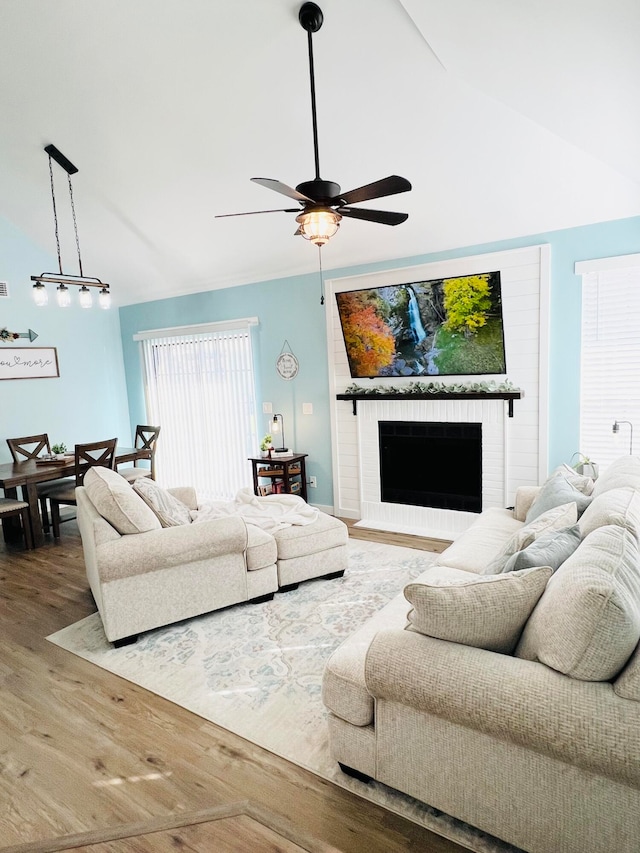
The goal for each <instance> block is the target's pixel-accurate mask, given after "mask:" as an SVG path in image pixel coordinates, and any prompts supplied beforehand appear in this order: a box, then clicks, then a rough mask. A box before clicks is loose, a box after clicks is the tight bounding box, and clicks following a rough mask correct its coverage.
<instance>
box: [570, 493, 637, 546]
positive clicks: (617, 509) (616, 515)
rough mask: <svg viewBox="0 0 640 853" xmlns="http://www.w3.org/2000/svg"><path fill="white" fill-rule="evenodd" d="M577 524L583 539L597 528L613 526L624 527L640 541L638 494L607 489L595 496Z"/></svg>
mask: <svg viewBox="0 0 640 853" xmlns="http://www.w3.org/2000/svg"><path fill="white" fill-rule="evenodd" d="M578 524H579V525H580V533H581V534H582V537H583V538H584V537H586V536H588V535H589V533H592V532H593V531H594V530H597V528H598V527H604V526H605V525H607V524H615V525H617V526H618V527H626V529H627V530H628V531H629V532H630V533H633V535H634V536H635V537H636V539H639V540H640V492H637V491H636V490H635V489H632V488H631V487H626V488H619V489H609V490H608V491H606V492H603V493H602V494H601V495H597V496H596V497H595V498H594V499H593V501H592V502H591V504H590V505H589V506H588V507H587V509H586V510H585V511H584V513H583V515H582V517H581V518H580V521H579V522H578Z"/></svg>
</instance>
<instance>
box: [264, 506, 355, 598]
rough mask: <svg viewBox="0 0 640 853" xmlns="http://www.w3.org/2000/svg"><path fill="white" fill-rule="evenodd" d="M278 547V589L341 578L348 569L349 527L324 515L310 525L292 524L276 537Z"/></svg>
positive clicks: (320, 515) (321, 514)
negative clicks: (315, 580) (316, 579)
mask: <svg viewBox="0 0 640 853" xmlns="http://www.w3.org/2000/svg"><path fill="white" fill-rule="evenodd" d="M273 538H274V539H275V540H276V545H277V547H278V559H277V561H276V565H277V567H278V587H279V588H280V590H282V589H284V590H287V589H295V588H296V587H297V585H298V584H299V583H300V581H306V580H309V579H310V578H320V577H323V578H324V577H340V576H341V575H343V574H344V570H345V569H346V568H347V541H348V539H349V532H348V529H347V525H346V524H345V523H344V522H343V521H340V519H339V518H334V517H333V516H331V515H327V514H326V513H324V512H321V513H320V514H319V516H318V518H317V519H316V520H315V521H314V522H312V523H311V524H303V525H299V524H293V525H291V526H290V527H285V528H284V529H282V530H278V531H277V532H276V533H274V534H273Z"/></svg>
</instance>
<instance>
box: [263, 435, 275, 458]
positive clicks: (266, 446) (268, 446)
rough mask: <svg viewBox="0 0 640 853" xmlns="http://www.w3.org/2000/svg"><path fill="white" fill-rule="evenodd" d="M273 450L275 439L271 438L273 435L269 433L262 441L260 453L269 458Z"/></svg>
mask: <svg viewBox="0 0 640 853" xmlns="http://www.w3.org/2000/svg"><path fill="white" fill-rule="evenodd" d="M272 448H273V438H272V437H271V435H269V433H267V435H265V436H264V438H263V439H262V441H261V442H260V451H261V453H262V455H263V457H266V456H268V455H269V453H270V451H271V450H272Z"/></svg>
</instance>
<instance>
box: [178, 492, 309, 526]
mask: <svg viewBox="0 0 640 853" xmlns="http://www.w3.org/2000/svg"><path fill="white" fill-rule="evenodd" d="M227 515H240V516H242V518H243V519H244V520H245V521H246V522H247V524H253V525H255V526H256V527H261V528H262V529H263V530H268V531H269V533H273V532H274V531H276V530H281V529H282V528H284V527H289V526H290V525H292V524H311V523H312V522H314V521H315V520H316V519H317V518H318V515H319V510H317V509H316V508H315V507H312V506H309V504H308V503H306V502H305V501H303V500H302V498H300V497H298V496H297V495H266V496H265V497H256V495H254V494H253V492H252V491H251V489H240V491H239V492H238V494H237V495H236V496H235V499H234V500H233V501H215V502H213V503H210V504H203V505H202V506H201V507H198V509H197V510H192V511H191V518H192V520H193V521H194V522H198V521H209V519H211V518H222V517H223V516H227Z"/></svg>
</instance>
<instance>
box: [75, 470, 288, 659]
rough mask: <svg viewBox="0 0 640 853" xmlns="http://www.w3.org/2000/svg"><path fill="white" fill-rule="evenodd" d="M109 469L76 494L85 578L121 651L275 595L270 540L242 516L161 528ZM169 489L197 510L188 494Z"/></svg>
mask: <svg viewBox="0 0 640 853" xmlns="http://www.w3.org/2000/svg"><path fill="white" fill-rule="evenodd" d="M106 470H107V469H103V470H101V472H100V474H98V475H96V477H100V478H101V479H100V482H98V481H97V480H96V481H94V480H93V479H92V480H91V481H90V482H89V483H87V481H86V480H85V485H84V486H80V487H78V488H77V490H76V501H77V518H78V526H79V528H80V534H81V536H82V547H83V550H84V558H85V564H86V571H87V577H88V579H89V584H90V586H91V591H92V593H93V597H94V599H95V602H96V605H97V607H98V610H99V612H100V616H101V618H102V623H103V626H104V631H105V634H106V637H107V639H108V640H109V641H110V642H113V643H114V644H115V645H124V644H125V643H126V642H131V641H132V640H135V638H136V637H137V635H138V634H140V633H141V632H143V631H148V630H150V629H152V628H157V627H159V626H162V625H167V624H170V623H172V622H177V621H180V620H181V619H186V618H189V617H192V616H197V615H199V614H201V613H207V612H209V611H211V610H217V609H219V608H221V607H227V606H228V605H230V604H237V603H239V602H243V601H250V600H256V599H257V600H264V599H266V598H271V597H273V593H274V592H275V591H276V590H277V588H278V574H277V569H276V559H277V550H276V543H275V541H274V539H273V537H272V536H270V535H269V534H268V533H266V532H265V531H263V530H260V529H259V528H257V527H253V526H252V525H247V524H245V522H244V521H243V520H242V519H241V518H239V517H228V518H220V519H212V520H210V521H205V522H202V523H199V524H188V525H183V526H176V527H161V526H160V523H159V522H158V520H157V518H156V517H155V516H153V513H152V512H151V510H150V509H149V508H148V507H146V506H144V507H141V506H139V505H138V504H137V502H136V501H134V500H133V498H134V497H135V498H136V499H137V500H139V501H140V504H143V503H144V502H143V501H141V499H139V498H138V496H137V495H134V493H133V490H132V489H131V486H130V485H129V484H128V483H126V482H125V481H124V480H123V478H121V477H120V476H119V475H118V474H117V473H116V472H108V474H105V473H104V472H105V471H106ZM105 477H106V478H107V479H109V483H108V484H106V485H105V483H104V479H103V478H105ZM113 477H115V478H117V479H115V480H114V479H113ZM121 484H124V485H121ZM88 486H89V488H87V487H88ZM92 486H93V488H92ZM170 491H171V493H172V494H173V495H174V496H175V497H177V498H178V499H179V500H181V501H182V502H183V503H184V504H186V505H187V506H188V507H190V508H193V509H195V508H196V507H197V502H196V495H195V491H194V490H193V489H190V488H182V489H172V490H170ZM114 495H115V498H114ZM92 498H93V499H92ZM94 501H95V503H94ZM132 507H133V510H132ZM146 510H148V512H149V513H150V515H147V514H146ZM105 516H106V517H105ZM107 519H109V520H107ZM136 530H140V531H142V532H136Z"/></svg>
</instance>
